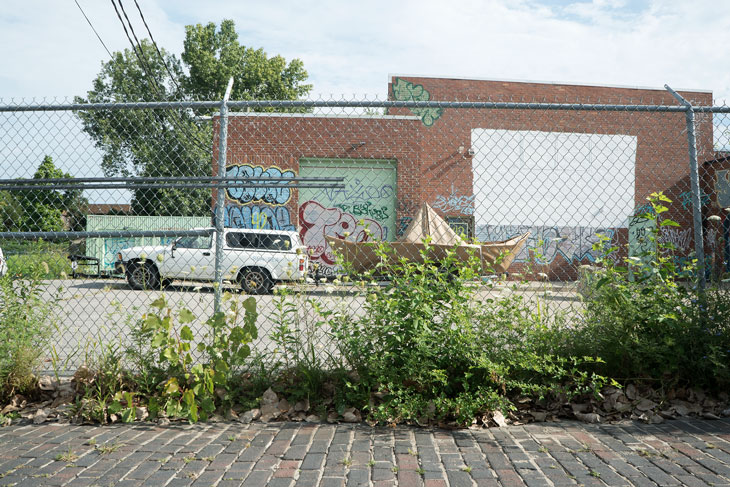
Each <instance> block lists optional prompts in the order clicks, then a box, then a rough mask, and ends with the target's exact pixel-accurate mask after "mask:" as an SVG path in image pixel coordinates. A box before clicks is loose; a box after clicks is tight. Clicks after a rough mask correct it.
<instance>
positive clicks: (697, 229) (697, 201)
mask: <svg viewBox="0 0 730 487" xmlns="http://www.w3.org/2000/svg"><path fill="white" fill-rule="evenodd" d="M664 88H666V89H667V91H669V93H671V94H672V96H673V97H674V98H676V99H677V101H679V103H681V104H682V105H684V107H685V108H686V111H685V117H686V119H687V146H688V149H689V178H690V187H691V189H692V220H693V222H694V238H695V253H696V254H697V274H698V276H697V286H698V287H699V289H700V290H702V289H704V288H705V286H706V280H705V245H704V243H705V239H704V235H703V233H702V206H701V205H702V200H701V190H700V176H699V170H698V167H697V138H696V135H695V112H694V108H693V107H692V104H691V103H690V102H689V101H687V100H686V99H685V98H684V97H683V96H682V95H680V94H679V93H677V92H676V91H674V90H673V89H672V88H670V87H669V85H664Z"/></svg>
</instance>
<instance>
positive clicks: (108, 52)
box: [74, 0, 136, 58]
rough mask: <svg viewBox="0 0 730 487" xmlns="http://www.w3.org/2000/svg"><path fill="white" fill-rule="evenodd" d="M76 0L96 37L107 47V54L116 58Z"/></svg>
mask: <svg viewBox="0 0 730 487" xmlns="http://www.w3.org/2000/svg"><path fill="white" fill-rule="evenodd" d="M74 2H76V6H77V7H78V8H79V10H81V15H83V16H84V18H85V19H86V22H88V23H89V27H91V30H93V31H94V34H96V38H97V39H99V42H101V45H102V46H104V49H106V52H107V54H109V57H110V58H114V56H112V53H111V52H110V51H109V48H108V47H106V44H104V41H103V40H101V37H100V36H99V33H98V32H97V31H96V29H95V28H94V25H93V24H92V23H91V21H90V20H89V17H87V16H86V12H84V9H83V8H81V5H79V2H78V0H74ZM135 2H136V0H135Z"/></svg>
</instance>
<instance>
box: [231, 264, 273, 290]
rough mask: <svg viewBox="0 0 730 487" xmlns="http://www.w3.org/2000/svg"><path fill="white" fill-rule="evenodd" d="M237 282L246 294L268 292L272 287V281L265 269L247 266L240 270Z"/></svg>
mask: <svg viewBox="0 0 730 487" xmlns="http://www.w3.org/2000/svg"><path fill="white" fill-rule="evenodd" d="M238 279H239V282H240V283H241V287H242V288H243V290H244V291H245V292H246V294H269V293H270V292H271V290H272V289H273V288H274V282H273V281H272V280H271V276H270V275H269V272H268V271H267V270H266V269H262V268H261V267H248V268H246V269H243V270H241V274H240V275H239V278H238Z"/></svg>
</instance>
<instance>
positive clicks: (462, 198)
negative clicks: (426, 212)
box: [431, 187, 476, 215]
mask: <svg viewBox="0 0 730 487" xmlns="http://www.w3.org/2000/svg"><path fill="white" fill-rule="evenodd" d="M475 197H476V195H471V196H467V195H459V194H458V193H457V192H456V191H454V189H453V187H452V189H451V194H450V195H448V196H443V195H438V196H436V201H434V203H433V205H431V206H433V208H434V209H435V210H441V211H443V212H444V213H457V214H459V215H473V214H474V198H475Z"/></svg>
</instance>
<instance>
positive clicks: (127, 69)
mask: <svg viewBox="0 0 730 487" xmlns="http://www.w3.org/2000/svg"><path fill="white" fill-rule="evenodd" d="M181 58H182V61H181V60H180V59H178V57H177V56H175V55H174V54H171V53H169V52H167V51H165V50H164V49H160V51H159V53H158V51H157V48H156V46H155V45H154V44H152V42H150V41H148V40H146V39H143V40H142V41H141V42H140V44H139V48H138V49H136V50H134V51H133V50H131V49H126V50H124V51H123V52H116V53H114V57H113V59H112V60H110V61H108V62H105V63H103V64H102V70H101V72H100V73H99V75H98V76H97V77H96V79H95V80H94V82H93V88H92V89H91V90H90V91H88V92H87V96H86V97H85V98H82V97H77V99H76V101H77V102H78V103H87V102H88V103H115V102H125V103H130V102H131V103H134V102H148V101H190V100H217V99H220V98H222V97H223V93H224V91H225V88H226V85H227V83H228V79H229V77H230V76H233V77H234V89H233V95H232V98H233V99H253V98H270V99H296V98H298V97H300V96H303V95H305V94H306V93H308V92H309V90H310V89H311V85H305V84H303V81H305V80H306V78H307V72H306V71H305V70H304V68H303V65H302V62H301V61H300V60H298V59H295V60H293V61H291V62H290V63H288V64H287V63H286V61H285V60H284V58H282V57H281V56H274V57H271V58H269V57H267V55H266V53H265V52H264V51H263V50H262V49H258V50H254V49H251V48H245V47H244V46H241V45H240V44H239V42H238V35H237V34H236V31H235V25H234V22H233V21H232V20H224V21H223V22H222V23H221V26H220V29H217V28H216V25H215V24H214V23H209V24H207V25H205V26H203V25H201V24H198V25H195V26H192V25H190V26H187V27H186V37H185V42H184V51H183V53H182V56H181ZM209 113H210V111H208V113H207V114H209ZM200 114H203V112H202V111H201V112H199V113H197V114H196V113H194V112H193V111H192V110H182V109H154V110H149V109H145V110H142V109H140V110H134V109H132V110H126V109H125V110H110V109H103V110H81V111H79V112H78V116H79V117H80V119H81V121H82V123H83V127H84V131H85V132H86V133H87V134H88V135H89V136H90V137H91V138H92V140H93V141H94V143H95V144H96V146H97V147H98V148H99V149H100V150H101V151H102V153H103V159H102V168H103V170H104V174H105V175H106V176H108V177H113V176H140V177H180V176H198V177H200V176H211V175H212V150H213V147H212V146H213V133H212V128H211V124H210V122H209V121H201V120H200V118H198V117H197V116H196V115H200ZM210 203H211V195H210V191H208V190H205V189H188V188H159V189H136V190H134V196H133V199H132V212H133V214H136V215H208V214H210V212H211V204H210Z"/></svg>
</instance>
